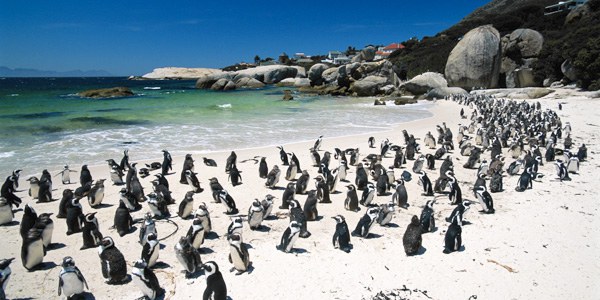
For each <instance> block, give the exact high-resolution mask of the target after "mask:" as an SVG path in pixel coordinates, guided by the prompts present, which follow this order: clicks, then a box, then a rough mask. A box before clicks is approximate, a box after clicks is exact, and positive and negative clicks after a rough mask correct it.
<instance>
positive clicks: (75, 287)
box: [58, 256, 90, 299]
mask: <svg viewBox="0 0 600 300" xmlns="http://www.w3.org/2000/svg"><path fill="white" fill-rule="evenodd" d="M61 267H62V269H61V270H60V273H59V274H58V295H59V296H61V295H65V296H66V297H67V299H72V298H77V296H78V295H81V294H83V292H84V291H85V290H89V289H90V288H89V287H88V284H87V281H86V280H85V277H83V273H81V271H80V270H79V268H77V266H76V265H75V261H74V260H73V258H72V257H70V256H65V257H64V258H63V261H62V264H61Z"/></svg>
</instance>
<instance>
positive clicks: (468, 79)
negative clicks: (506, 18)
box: [444, 25, 502, 90]
mask: <svg viewBox="0 0 600 300" xmlns="http://www.w3.org/2000/svg"><path fill="white" fill-rule="evenodd" d="M501 59H502V50H501V44H500V33H499V32H498V30H496V28H494V27H493V26H491V25H484V26H480V27H477V28H475V29H473V30H471V31H469V32H467V34H465V36H464V37H463V38H462V40H460V42H458V44H457V45H456V46H455V47H454V49H452V52H450V55H449V56H448V61H447V62H446V70H445V72H444V73H445V75H446V80H448V85H450V86H458V87H462V88H464V89H467V90H470V89H472V88H473V87H485V88H494V87H496V86H497V85H498V78H499V75H500V62H501Z"/></svg>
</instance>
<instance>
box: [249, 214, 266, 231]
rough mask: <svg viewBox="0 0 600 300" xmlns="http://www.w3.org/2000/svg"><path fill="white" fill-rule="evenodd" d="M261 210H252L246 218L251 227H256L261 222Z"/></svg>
mask: <svg viewBox="0 0 600 300" xmlns="http://www.w3.org/2000/svg"><path fill="white" fill-rule="evenodd" d="M262 219H263V216H262V212H260V211H259V212H256V211H254V212H252V213H251V214H250V216H249V218H248V224H249V225H250V227H251V228H256V227H258V226H260V223H262Z"/></svg>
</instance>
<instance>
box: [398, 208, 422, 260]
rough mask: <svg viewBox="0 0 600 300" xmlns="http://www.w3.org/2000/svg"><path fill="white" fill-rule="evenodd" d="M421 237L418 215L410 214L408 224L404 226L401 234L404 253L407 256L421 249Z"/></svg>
mask: <svg viewBox="0 0 600 300" xmlns="http://www.w3.org/2000/svg"><path fill="white" fill-rule="evenodd" d="M422 242H423V238H422V237H421V224H420V222H419V217H417V216H416V215H413V216H412V219H411V220H410V224H408V226H407V227H406V231H405V232H404V236H402V244H403V245H404V253H406V255H407V256H412V255H415V254H417V253H418V252H419V249H421V243H422Z"/></svg>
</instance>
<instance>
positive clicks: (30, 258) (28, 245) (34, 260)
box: [21, 227, 46, 271]
mask: <svg viewBox="0 0 600 300" xmlns="http://www.w3.org/2000/svg"><path fill="white" fill-rule="evenodd" d="M42 232H43V230H42V229H38V228H35V227H33V228H31V229H29V231H27V234H26V235H25V237H24V238H23V244H22V246H21V262H22V263H23V267H25V269H27V271H32V270H33V269H35V268H36V267H37V266H38V265H40V264H41V263H42V261H43V260H44V256H45V255H46V249H45V248H44V240H43V239H42Z"/></svg>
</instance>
